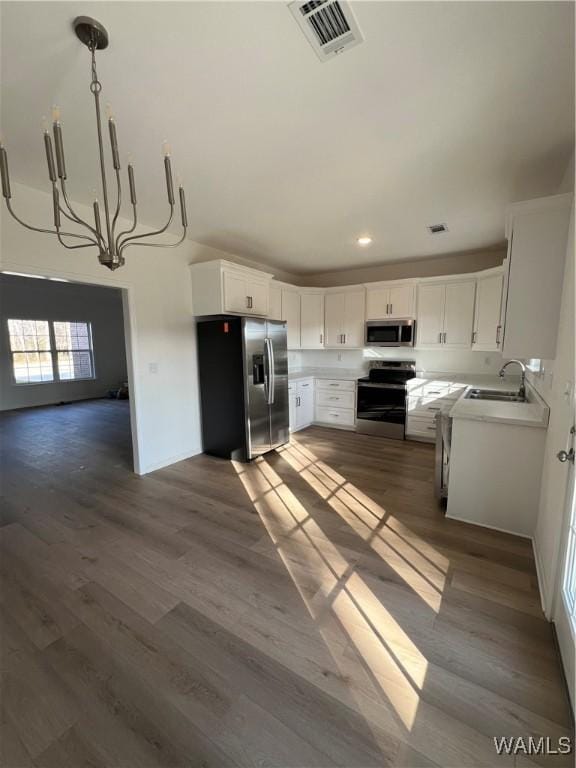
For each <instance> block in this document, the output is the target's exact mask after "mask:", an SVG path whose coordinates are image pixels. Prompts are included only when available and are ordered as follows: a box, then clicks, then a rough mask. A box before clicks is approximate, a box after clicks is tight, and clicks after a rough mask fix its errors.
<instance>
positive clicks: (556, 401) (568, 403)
mask: <svg viewBox="0 0 576 768" xmlns="http://www.w3.org/2000/svg"><path fill="white" fill-rule="evenodd" d="M574 258H575V257H574V212H572V218H571V222H570V230H569V235H568V248H567V256H566V266H565V273H564V287H563V294H562V302H561V309H560V322H559V330H558V342H557V348H556V358H555V360H545V361H543V366H544V371H545V373H544V375H543V376H541V377H537V376H534V375H531V374H530V375H529V379H530V381H531V382H532V383H533V385H534V386H535V387H536V388H537V389H538V391H539V392H540V394H541V395H542V397H543V398H544V399H545V400H546V402H547V403H548V405H549V406H550V422H549V426H548V432H547V435H546V448H545V453H544V467H543V473H542V485H541V494H540V506H539V512H538V520H537V524H536V533H535V536H534V550H535V554H536V561H537V565H538V575H539V579H540V588H541V592H542V600H543V604H544V608H545V612H546V613H547V615H549V614H550V610H551V607H552V599H553V593H554V589H555V582H556V577H557V568H558V562H559V557H560V544H561V542H560V536H561V533H562V530H563V518H564V513H565V508H566V490H567V489H566V483H567V478H568V470H569V465H568V464H561V463H560V462H559V461H558V459H557V458H556V454H557V453H558V451H559V450H561V449H563V448H567V447H568V446H567V443H568V442H569V435H568V431H569V429H570V426H571V424H572V423H573V419H574V413H573V398H574V381H575V370H574V366H575V359H574V329H575V315H574Z"/></svg>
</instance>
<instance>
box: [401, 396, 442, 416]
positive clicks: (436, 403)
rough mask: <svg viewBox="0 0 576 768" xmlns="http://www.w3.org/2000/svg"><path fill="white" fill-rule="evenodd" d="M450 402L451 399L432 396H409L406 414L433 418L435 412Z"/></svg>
mask: <svg viewBox="0 0 576 768" xmlns="http://www.w3.org/2000/svg"><path fill="white" fill-rule="evenodd" d="M450 403H452V401H451V400H448V401H447V400H445V399H444V398H436V399H435V398H433V397H409V398H408V403H407V405H408V416H409V417H416V418H419V419H432V420H433V419H434V417H435V416H436V414H437V413H438V412H439V411H441V410H443V409H445V408H446V406H447V405H448V406H449V405H450Z"/></svg>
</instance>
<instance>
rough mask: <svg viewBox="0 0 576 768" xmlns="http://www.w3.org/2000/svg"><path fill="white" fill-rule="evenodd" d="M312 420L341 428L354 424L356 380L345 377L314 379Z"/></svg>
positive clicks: (351, 427) (350, 426)
mask: <svg viewBox="0 0 576 768" xmlns="http://www.w3.org/2000/svg"><path fill="white" fill-rule="evenodd" d="M315 392H316V397H315V400H316V406H315V409H314V421H315V422H316V423H317V424H326V425H330V426H333V427H342V428H343V429H354V427H355V425H356V382H355V381H353V380H347V379H316V382H315Z"/></svg>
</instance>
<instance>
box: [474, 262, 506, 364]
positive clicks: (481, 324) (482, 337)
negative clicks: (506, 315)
mask: <svg viewBox="0 0 576 768" xmlns="http://www.w3.org/2000/svg"><path fill="white" fill-rule="evenodd" d="M501 300H502V275H493V276H492V277H485V278H482V279H480V280H478V281H477V283H476V307H475V311H474V336H473V342H472V349H482V350H486V351H491V350H497V349H498V326H499V324H500V303H501Z"/></svg>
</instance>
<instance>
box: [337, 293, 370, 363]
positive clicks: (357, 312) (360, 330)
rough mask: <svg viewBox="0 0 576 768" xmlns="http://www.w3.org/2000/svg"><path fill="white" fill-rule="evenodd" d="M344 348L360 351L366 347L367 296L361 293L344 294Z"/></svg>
mask: <svg viewBox="0 0 576 768" xmlns="http://www.w3.org/2000/svg"><path fill="white" fill-rule="evenodd" d="M342 295H343V296H344V328H343V332H344V346H345V347H354V348H355V349H359V348H361V347H363V346H364V323H365V320H364V318H365V312H366V294H365V292H364V289H362V290H360V291H346V292H345V293H344V294H342Z"/></svg>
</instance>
